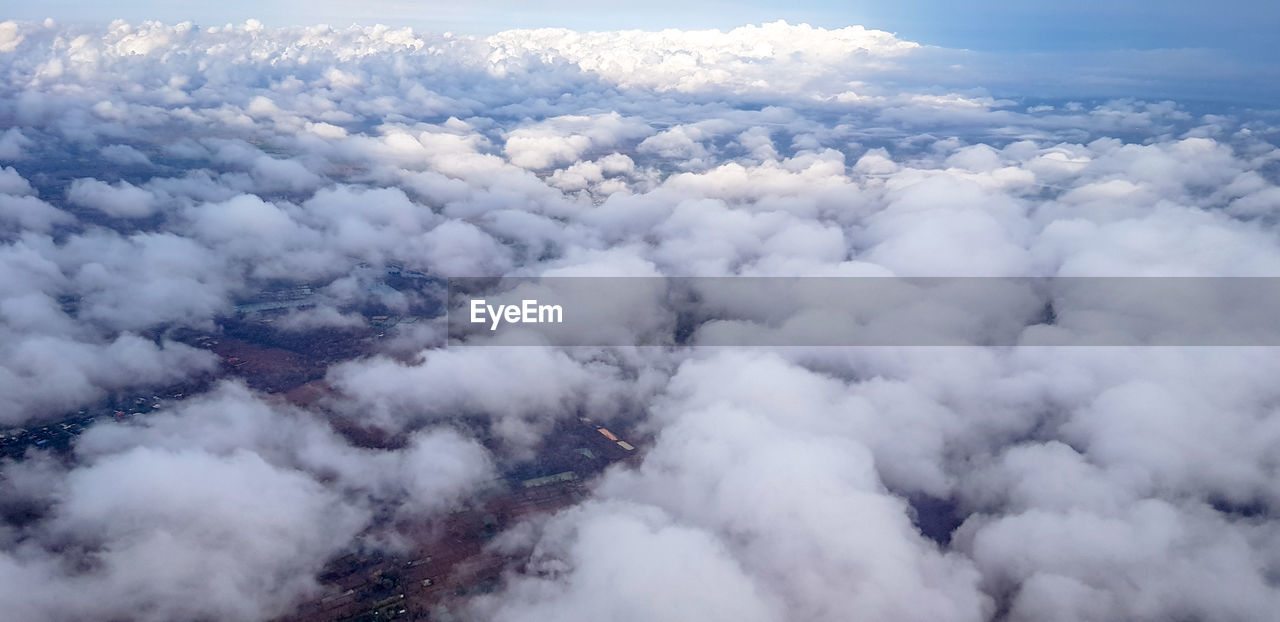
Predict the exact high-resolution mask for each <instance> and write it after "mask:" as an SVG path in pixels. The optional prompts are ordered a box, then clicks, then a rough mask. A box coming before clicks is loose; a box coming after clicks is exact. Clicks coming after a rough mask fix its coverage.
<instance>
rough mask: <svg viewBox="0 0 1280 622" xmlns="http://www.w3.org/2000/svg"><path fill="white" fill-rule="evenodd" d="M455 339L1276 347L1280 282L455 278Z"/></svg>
mask: <svg viewBox="0 0 1280 622" xmlns="http://www.w3.org/2000/svg"><path fill="white" fill-rule="evenodd" d="M448 310H449V314H448V326H449V344H450V345H451V346H457V345H468V346H472V345H474V346H485V345H556V346H629V345H638V346H673V345H690V346H943V345H982V346H1030V345H1034V346H1046V345H1052V346H1115V345H1153V346H1276V345H1280V277H1277V278H1270V277H1266V278H1254V277H1246V278H1226V277H1185V278H1184V277H1176V278H1157V277H1117V278H1096V277H1078V278H1074V277H1054V278H1034V277H1028V278H1019V277H1007V278H1006V277H997V278H981V277H963V278H897V277H886V278H871V277H868V278H837V277H811V278H789V277H787V278H770V277H652V278H649V277H548V278H494V279H489V278H454V279H449V303H448Z"/></svg>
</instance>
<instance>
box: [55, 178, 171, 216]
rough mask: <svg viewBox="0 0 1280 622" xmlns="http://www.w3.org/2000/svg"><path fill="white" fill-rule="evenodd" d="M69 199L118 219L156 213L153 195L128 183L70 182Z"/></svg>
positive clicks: (94, 180)
mask: <svg viewBox="0 0 1280 622" xmlns="http://www.w3.org/2000/svg"><path fill="white" fill-rule="evenodd" d="M67 200H68V201H70V202H71V203H73V204H75V205H79V206H82V207H88V208H92V209H95V210H98V211H100V212H102V213H103V214H106V215H108V216H112V217H115V218H144V217H146V216H150V215H151V213H152V212H153V211H154V209H155V207H154V205H153V202H154V198H153V197H152V196H151V193H149V192H147V191H146V190H143V189H142V188H139V187H137V186H135V185H133V184H131V183H129V182H127V181H119V182H116V183H115V184H108V183H104V182H101V181H98V180H96V179H90V178H82V179H77V180H75V181H73V182H72V183H71V186H70V187H69V188H68V189H67Z"/></svg>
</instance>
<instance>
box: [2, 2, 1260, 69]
mask: <svg viewBox="0 0 1280 622" xmlns="http://www.w3.org/2000/svg"><path fill="white" fill-rule="evenodd" d="M603 5H607V7H608V8H607V10H604V9H602V8H601V7H602V6H603ZM4 13H6V14H7V15H3V17H6V18H17V19H43V18H45V17H53V18H55V19H58V20H61V21H104V20H110V19H114V18H124V19H126V20H129V21H139V20H143V19H160V20H163V21H166V22H175V21H184V20H193V21H196V22H197V23H201V24H220V23H224V22H237V23H238V22H242V21H244V20H245V19H247V18H251V17H253V18H257V19H260V20H262V21H263V22H265V23H267V24H268V25H278V26H285V25H296V24H314V23H320V22H325V23H330V24H332V25H346V24H348V23H351V22H360V23H374V22H381V23H387V24H392V25H410V26H414V27H415V28H422V29H426V30H454V31H460V32H473V33H488V32H493V31H498V30H503V29H507V28H513V27H531V26H561V27H567V28H574V29H597V30H615V29H624V28H641V29H659V28H667V27H674V28H706V27H719V28H728V27H732V26H739V25H742V24H746V23H759V22H764V21H773V20H776V19H786V20H788V21H791V22H808V23H811V24H814V25H822V26H828V27H836V26H847V25H851V24H861V25H864V26H867V27H871V28H879V29H884V30H890V31H894V32H897V33H899V34H900V35H901V36H902V37H904V38H906V39H910V40H914V41H920V42H922V43H927V44H933V45H941V46H946V47H962V48H969V49H975V50H990V51H1007V50H1036V51H1057V50H1075V49H1094V50H1096V49H1130V48H1138V49H1152V48H1185V47H1210V48H1220V49H1224V50H1228V51H1231V52H1233V53H1235V54H1236V55H1239V56H1242V57H1248V56H1252V57H1254V59H1257V57H1258V56H1259V55H1262V56H1264V57H1268V58H1269V57H1277V56H1280V54H1278V53H1277V52H1275V51H1274V50H1273V49H1272V48H1274V47H1275V46H1273V45H1270V40H1271V38H1272V35H1273V34H1274V33H1275V32H1277V30H1280V4H1278V3H1275V2H1270V1H1267V0H1219V1H1217V2H1202V1H1196V0H1164V1H1162V2H1138V1H1132V0H1129V1H1126V0H1113V1H1108V0H1076V1H1074V2H1043V1H1041V2H1036V1H1031V2H1026V1H1022V2H1019V1H1015V0H974V1H971V2H964V3H956V2H950V1H946V0H898V1H896V2H875V1H870V0H851V1H846V2H834V1H828V0H794V1H792V2H785V3H779V2H761V1H759V0H752V1H745V2H743V1H739V2H725V1H720V0H711V1H704V2H696V3H691V2H683V1H677V0H650V1H646V2H626V3H617V2H613V3H599V2H587V1H585V0H548V1H544V2H537V3H533V2H517V1H513V0H476V1H472V2H409V1H405V0H362V1H348V0H328V1H319V2H296V1H281V2H261V1H254V2H250V1H248V0H225V1H223V2H217V3H194V4H187V3H181V4H179V3H168V2H159V1H156V0H125V1H119V2H111V3H93V2H85V1H84V0H78V1H74V0H46V1H44V2H39V3H34V2H33V3H14V4H13V6H10V7H9V8H8V9H6V10H5V11H4Z"/></svg>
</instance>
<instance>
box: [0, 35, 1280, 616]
mask: <svg viewBox="0 0 1280 622" xmlns="http://www.w3.org/2000/svg"><path fill="white" fill-rule="evenodd" d="M943 52H945V51H939V50H937V49H934V48H929V47H928V46H921V45H918V44H916V43H914V42H910V41H905V40H902V39H899V38H897V37H895V36H893V35H890V34H888V33H885V32H881V31H875V30H868V29H863V28H860V27H850V28H843V29H835V30H827V29H819V28H811V27H808V26H803V25H800V26H796V25H789V24H786V23H782V22H779V23H771V24H764V25H762V26H747V27H743V28H739V29H735V30H732V31H729V32H718V31H705V32H678V31H663V32H623V33H577V32H572V31H565V30H532V31H524V30H521V31H508V32H504V33H500V34H498V35H494V36H493V37H489V38H472V37H455V36H451V35H447V34H442V35H432V34H423V33H417V32H413V31H410V30H407V29H404V30H395V29H390V28H386V27H367V28H350V29H332V28H328V27H314V28H299V29H283V30H273V29H266V28H264V27H262V26H261V25H260V24H258V23H256V22H249V23H246V24H244V25H242V26H235V27H217V28H199V27H196V26H193V25H191V24H178V25H174V26H168V25H163V24H158V23H142V24H134V25H131V24H126V23H123V22H117V23H113V24H111V25H110V26H109V27H105V28H99V29H81V28H77V27H62V26H58V25H56V24H52V23H46V24H34V23H14V22H5V23H3V24H0V75H2V76H3V80H0V119H5V121H4V122H3V123H4V126H3V127H0V395H4V396H5V398H6V399H4V400H3V403H0V425H3V426H6V427H5V429H6V430H11V429H13V427H16V426H33V425H37V424H43V423H45V422H51V421H54V422H56V421H61V420H63V419H64V418H65V417H67V416H69V415H71V414H74V413H76V412H77V411H78V410H80V409H84V408H91V407H94V406H95V405H98V404H102V403H106V402H109V401H111V400H120V399H126V398H131V397H133V396H134V395H135V394H143V395H146V396H147V397H149V396H150V394H151V393H152V392H153V391H157V390H159V388H163V387H173V386H180V387H193V389H189V390H190V391H191V392H192V393H193V394H191V395H184V396H183V397H182V398H181V399H172V400H169V401H168V402H166V403H163V404H161V406H160V407H159V409H158V410H157V411H156V412H153V413H149V414H147V415H146V416H139V417H136V418H134V419H133V420H132V421H129V422H107V421H102V422H99V423H97V424H95V425H94V426H93V427H92V428H90V430H89V431H88V432H86V433H85V434H83V435H82V436H80V437H79V438H78V439H77V441H76V443H75V445H74V447H73V448H72V449H71V450H70V451H69V453H67V454H60V455H58V456H51V455H47V454H45V453H42V452H41V451H38V450H32V451H31V452H29V453H28V454H27V455H26V457H25V459H23V460H10V461H7V462H5V463H4V464H3V467H0V469H2V472H3V479H2V480H0V488H3V489H4V490H3V493H0V499H3V501H2V502H0V509H3V515H4V517H5V522H4V525H3V527H0V603H3V605H4V607H5V608H6V609H8V610H11V611H14V612H17V613H16V614H15V615H19V617H22V618H23V619H29V620H73V619H85V618H112V617H121V618H123V617H128V618H131V619H146V620H200V619H243V620H253V619H265V618H270V617H272V616H278V615H283V614H286V613H288V612H289V611H291V610H292V608H293V607H295V606H296V605H297V603H298V602H300V601H301V600H303V599H307V598H314V597H316V595H317V594H318V593H319V587H318V586H317V583H316V579H315V576H316V574H317V573H318V572H319V570H320V568H321V567H322V566H323V565H324V563H325V562H326V561H328V560H329V559H331V558H332V557H334V556H335V555H338V554H341V553H342V552H345V551H349V550H351V549H353V548H358V547H361V546H370V547H389V548H394V547H395V546H396V545H397V543H399V544H403V541H402V539H401V538H402V536H403V534H397V533H394V532H395V529H394V528H393V527H391V526H388V523H389V522H394V519H396V518H404V517H409V518H411V519H413V520H422V521H426V522H430V521H433V520H438V519H440V518H441V517H442V516H444V515H446V514H447V513H448V512H450V511H452V510H454V509H456V508H458V507H461V506H464V505H466V504H467V503H469V502H471V501H472V497H473V496H474V495H475V493H476V492H477V490H478V489H479V488H480V486H481V485H482V484H483V483H484V482H486V481H489V480H491V479H493V478H494V477H497V476H498V475H500V473H501V471H502V469H503V468H504V467H505V466H507V465H510V464H511V463H513V462H515V461H518V460H520V459H522V458H527V457H529V456H530V455H533V453H534V452H535V451H536V448H537V447H538V446H539V444H540V443H541V442H542V441H544V440H545V439H547V438H548V436H549V435H553V434H555V433H556V432H555V430H556V426H557V424H558V423H560V422H562V421H567V420H573V419H575V418H577V417H582V416H586V417H591V418H593V419H597V420H599V421H605V422H611V423H612V422H618V423H621V424H624V425H626V426H629V427H632V428H634V429H636V430H637V433H638V437H637V440H636V442H637V444H640V445H641V450H640V451H639V456H638V457H637V458H635V459H634V460H632V461H630V462H629V463H627V464H625V465H618V466H617V467H614V468H611V469H610V470H609V471H607V472H606V473H605V474H604V475H603V476H602V477H601V478H600V479H599V480H598V481H593V482H591V483H590V490H591V495H590V497H589V498H588V499H587V500H585V501H583V502H582V503H580V504H577V505H575V506H574V507H571V508H569V509H566V510H564V511H562V512H559V513H557V514H555V515H553V516H541V517H534V518H531V519H530V520H529V521H528V522H525V523H521V524H519V525H516V526H515V527H513V528H512V529H511V530H510V531H509V532H508V533H506V534H503V535H501V536H500V537H499V539H498V541H497V543H496V544H495V545H494V546H496V547H500V548H502V550H504V551H508V552H512V553H513V554H517V553H518V554H520V555H528V560H529V561H528V563H527V564H525V565H524V572H519V573H517V572H514V570H513V571H512V572H510V573H508V575H507V576H506V578H505V580H504V582H503V584H502V585H501V586H500V587H499V588H498V589H497V590H496V591H495V592H494V593H492V594H488V595H485V596H483V597H480V598H475V599H470V600H467V601H465V602H459V603H455V604H454V606H453V609H454V613H457V614H458V615H460V616H463V617H470V618H474V619H494V620H510V621H516V620H538V619H549V618H556V619H564V620H575V619H587V618H588V617H590V618H592V619H596V618H599V617H606V618H616V619H635V620H641V619H646V620H648V619H725V620H730V619H732V620H762V621H763V620H814V621H819V620H847V619H850V618H857V619H867V620H956V621H971V620H990V619H1000V620H1045V619H1050V620H1059V619H1060V620H1115V619H1130V620H1167V619H1209V618H1213V619H1218V618H1221V619H1238V620H1264V619H1268V617H1269V616H1270V615H1271V613H1272V612H1274V611H1276V610H1280V584H1278V582H1277V577H1280V528H1278V527H1277V522H1276V520H1275V516H1276V512H1277V508H1278V507H1280V487H1278V486H1277V484H1276V482H1278V481H1280V472H1278V470H1280V462H1277V461H1276V459H1275V457H1274V448H1275V446H1276V443H1277V442H1280V423H1278V422H1280V418H1277V415H1276V412H1275V404H1277V403H1280V402H1278V401H1277V398H1280V395H1277V390H1276V388H1275V386H1274V382H1273V380H1274V378H1275V377H1276V375H1277V372H1280V370H1277V369H1276V367H1277V360H1276V357H1275V356H1274V355H1273V353H1271V351H1270V350H1269V349H1263V348H1237V349H1231V348H1196V349H1190V348H1189V349H1178V348H1145V349H1144V348H1138V347H1134V348H1058V349H1055V348H1030V347H1026V348H939V349H927V348H901V349H875V348H862V349H858V348H847V349H836V348H809V349H805V348H793V349H785V350H782V351H765V350H747V349H742V350H728V351H726V350H717V349H711V348H708V349H695V348H670V349H636V348H576V349H567V350H561V349H551V348H530V347H510V348H496V347H495V348H471V349H441V348H435V347H429V346H430V345H431V344H438V343H439V341H440V339H439V337H440V335H439V334H438V331H439V326H438V325H432V324H431V323H429V322H421V323H417V324H402V325H400V326H398V327H396V328H395V329H394V330H391V329H385V330H384V328H383V327H382V324H378V325H377V326H375V324H376V323H378V322H385V320H381V319H380V320H376V321H375V320H374V319H373V318H375V317H380V318H385V317H389V316H396V317H400V316H411V315H414V312H415V310H416V309H420V308H422V307H424V306H427V305H429V304H430V302H431V298H430V293H429V292H427V291H425V290H424V288H417V287H408V286H403V285H402V286H401V287H398V288H396V287H390V286H388V285H387V284H386V283H385V282H383V281H385V280H386V277H385V275H386V274H388V271H395V272H396V273H397V274H399V275H401V278H407V277H404V276H403V275H404V274H409V273H421V274H425V275H432V276H436V277H446V276H504V275H511V276H605V275H607V276H886V275H899V276H959V275H974V276H977V275H983V276H1120V275H1125V276H1276V275H1278V274H1280V245H1278V244H1277V242H1276V240H1277V234H1278V233H1280V231H1278V230H1277V222H1278V220H1277V218H1276V216H1275V214H1276V208H1277V206H1280V150H1277V147H1276V139H1277V137H1278V136H1280V125H1278V123H1277V116H1276V115H1275V113H1274V112H1271V111H1256V110H1243V109H1237V108H1222V109H1215V110H1203V109H1201V108H1198V107H1193V106H1188V105H1185V104H1179V103H1175V102H1171V101H1146V100H1142V99H1136V98H1120V99H1100V100H1099V99H1092V98H1089V97H1086V95H1090V94H1092V92H1086V91H1085V89H1087V88H1089V82H1088V81H1087V80H1077V81H1071V80H1068V81H1067V82H1066V87H1064V88H1069V89H1078V90H1080V92H1081V94H1080V95H1079V96H1075V97H1066V98H1060V99H1036V98H1031V97H1025V98H1024V97H1004V96H1003V95H1002V96H1000V97H997V96H995V95H993V93H995V92H998V91H997V90H995V88H994V87H995V85H999V84H1007V83H1008V81H1009V79H1010V78H1009V76H1008V75H1003V74H990V75H984V74H983V73H982V70H981V64H977V65H968V66H964V67H959V66H957V67H954V69H947V67H950V66H949V65H940V64H939V60H938V59H939V58H945V59H947V60H948V62H949V61H950V60H953V59H952V57H950V56H946V55H945V54H943ZM940 55H942V56H940ZM940 67H942V68H943V69H940ZM988 87H991V88H990V89H989V88H988ZM1002 88H1003V89H1004V90H1002V91H999V92H1005V91H1007V87H1002ZM1104 90H1107V91H1110V90H1112V88H1111V87H1109V88H1108V89H1104ZM286 285H287V286H290V287H299V286H305V287H307V288H309V289H308V292H310V293H309V294H308V295H311V296H313V298H309V299H308V300H310V301H311V302H310V303H309V305H310V306H309V308H307V309H294V310H292V311H285V312H284V313H283V314H282V315H281V319H280V320H278V321H279V326H282V327H285V328H283V329H282V330H283V331H284V332H289V331H290V330H292V331H294V332H295V333H299V332H300V333H303V334H305V332H306V331H309V330H310V331H316V330H320V331H339V330H354V329H362V328H363V329H369V330H370V331H382V332H385V335H384V336H385V339H384V340H382V341H378V342H377V343H376V344H375V345H373V346H370V347H369V349H368V350H367V351H364V352H362V353H361V355H360V356H356V357H350V356H348V357H344V358H345V360H340V361H328V362H333V363H334V364H332V365H330V366H329V367H328V368H327V370H325V371H324V372H323V373H324V375H325V378H324V379H325V381H326V384H327V386H328V387H329V388H330V389H331V390H330V391H329V392H328V393H326V395H325V397H324V399H323V400H319V401H317V402H315V403H312V404H310V405H308V406H306V407H302V406H297V405H289V404H288V403H286V402H285V401H284V400H282V399H280V397H279V396H272V395H266V394H263V393H259V392H257V391H255V390H252V389H249V388H247V387H246V386H244V385H243V384H241V383H239V382H237V381H230V380H225V379H222V380H219V377H220V376H221V375H223V374H224V373H225V372H226V371H227V370H228V369H229V366H230V365H232V364H233V363H232V362H231V361H230V358H231V357H229V356H226V355H218V354H215V353H214V352H213V351H210V350H209V349H207V348H205V347H203V346H199V345H198V344H196V342H194V341H192V339H190V338H189V336H190V335H192V334H206V333H207V334H210V335H219V334H221V333H219V331H220V330H223V331H225V330H226V326H227V325H228V323H230V322H231V321H232V320H234V319H235V318H236V317H237V307H238V306H240V308H241V310H243V308H244V306H245V305H252V304H263V303H264V300H263V297H262V296H263V292H264V291H279V290H280V289H281V288H282V287H284V286H286ZM631 297H634V298H631ZM653 297H654V293H653V292H649V291H631V292H626V293H625V296H620V297H619V300H618V302H619V304H618V306H617V310H618V315H619V317H622V319H623V320H624V321H622V322H619V325H620V326H621V327H622V330H635V331H646V330H648V331H652V330H666V329H668V328H669V326H672V325H674V321H672V318H669V317H665V316H662V317H657V318H653V317H648V316H645V317H639V316H636V317H631V316H626V315H625V309H626V305H625V304H622V303H624V302H625V301H627V300H632V299H634V300H649V301H652V300H653ZM265 302H267V303H274V302H280V301H279V300H273V301H265ZM286 302H288V301H286ZM712 302H715V303H717V304H724V305H732V306H733V308H734V310H735V311H737V312H738V313H740V314H745V315H748V316H752V317H756V318H757V319H760V320H761V321H762V322H766V323H771V324H773V325H785V324H786V322H788V321H789V320H795V321H800V320H801V319H803V318H797V316H798V315H799V314H801V313H802V312H803V310H804V307H803V305H795V304H791V302H792V301H768V300H757V299H752V298H750V297H747V298H745V299H723V300H719V301H712ZM708 304H710V303H708ZM285 306H287V305H285ZM370 309H376V311H369V310H370ZM708 311H709V312H712V311H714V309H713V308H712V309H708ZM673 315H674V313H673ZM325 334H328V333H325ZM193 344H194V345H193ZM179 392H181V391H179ZM352 429H355V430H358V431H360V432H361V433H367V434H369V435H374V436H376V437H377V438H384V439H391V440H390V441H388V442H385V443H382V444H378V443H368V442H366V443H360V442H357V441H356V440H353V438H352V436H351V435H350V434H348V433H340V432H338V431H337V430H344V431H346V432H349V431H350V430H352ZM378 435H381V436H378ZM482 441H484V442H482ZM388 517H390V518H388Z"/></svg>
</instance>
